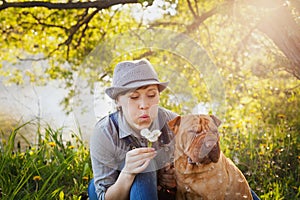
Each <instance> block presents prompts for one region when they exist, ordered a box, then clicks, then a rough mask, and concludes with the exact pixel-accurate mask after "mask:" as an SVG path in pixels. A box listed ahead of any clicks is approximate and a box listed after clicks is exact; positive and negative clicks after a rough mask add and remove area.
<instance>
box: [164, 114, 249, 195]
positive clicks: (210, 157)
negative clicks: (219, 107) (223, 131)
mask: <svg viewBox="0 0 300 200" xmlns="http://www.w3.org/2000/svg"><path fill="white" fill-rule="evenodd" d="M220 124H221V121H220V120H219V119H217V118H216V117H215V116H213V115H210V116H209V115H186V116H182V117H180V116H179V117H177V118H175V119H173V120H172V121H170V122H169V124H168V125H169V127H170V129H171V130H172V131H173V132H174V133H175V173H176V181H177V193H176V199H180V200H181V199H197V200H198V199H204V200H212V199H214V200H223V199H230V200H234V199H237V200H240V199H252V195H251V192H250V188H249V185H248V182H247V180H246V179H245V177H244V175H243V174H242V172H241V171H240V170H239V169H238V168H237V167H236V166H235V165H234V163H233V162H232V161H231V160H230V159H229V158H226V157H225V156H224V154H223V153H222V152H221V150H220V144H219V133H218V126H219V125H220Z"/></svg>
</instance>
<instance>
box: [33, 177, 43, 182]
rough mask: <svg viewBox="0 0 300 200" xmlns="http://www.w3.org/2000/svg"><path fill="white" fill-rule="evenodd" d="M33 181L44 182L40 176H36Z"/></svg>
mask: <svg viewBox="0 0 300 200" xmlns="http://www.w3.org/2000/svg"><path fill="white" fill-rule="evenodd" d="M33 180H34V181H40V180H42V177H40V176H34V177H33Z"/></svg>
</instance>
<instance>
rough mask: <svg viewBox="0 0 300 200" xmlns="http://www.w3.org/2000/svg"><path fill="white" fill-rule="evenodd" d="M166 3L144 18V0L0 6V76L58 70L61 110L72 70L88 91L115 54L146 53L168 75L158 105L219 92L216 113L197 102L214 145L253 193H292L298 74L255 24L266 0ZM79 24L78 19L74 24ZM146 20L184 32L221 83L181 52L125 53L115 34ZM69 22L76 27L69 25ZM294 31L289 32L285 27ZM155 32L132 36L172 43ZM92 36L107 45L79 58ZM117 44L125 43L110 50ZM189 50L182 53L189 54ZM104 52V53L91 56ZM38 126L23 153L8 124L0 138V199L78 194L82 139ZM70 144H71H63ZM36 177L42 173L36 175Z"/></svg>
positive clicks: (192, 102)
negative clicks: (160, 13) (212, 122)
mask: <svg viewBox="0 0 300 200" xmlns="http://www.w3.org/2000/svg"><path fill="white" fill-rule="evenodd" d="M296 1H297V0H292V1H289V2H290V3H291V4H292V5H294V7H293V6H287V7H288V9H290V10H291V13H292V15H293V16H294V18H295V20H296V22H297V24H299V17H298V16H299V7H297V5H298V4H297V2H296ZM168 2H169V4H167V3H166V4H165V5H163V6H162V7H164V9H163V10H164V11H166V12H164V13H165V14H164V17H163V18H162V19H159V20H156V21H150V22H149V23H145V22H144V21H143V19H141V18H136V17H135V16H133V14H132V13H131V12H132V11H133V10H146V9H147V7H146V6H145V4H143V5H139V6H138V7H135V6H137V5H124V6H115V7H111V8H108V9H102V10H97V9H96V8H90V9H86V10H74V9H73V10H72V9H71V10H51V9H46V8H24V9H20V8H16V9H5V10H2V11H1V12H0V20H1V24H0V27H1V29H0V30H1V38H0V46H1V48H0V59H1V60H2V63H0V75H1V76H4V77H5V78H4V83H6V84H14V83H15V84H18V85H22V84H24V83H27V82H28V80H29V82H30V83H31V84H37V85H43V84H47V80H49V79H62V80H63V81H64V82H65V84H64V85H63V87H66V88H69V89H70V93H69V96H67V97H66V98H65V99H64V100H63V101H62V103H63V104H64V105H65V108H66V111H68V112H71V111H72V105H71V102H72V98H73V96H74V95H77V94H79V93H80V89H77V88H76V80H75V78H74V77H76V76H77V75H78V76H80V77H81V78H82V79H84V80H86V81H87V82H88V84H87V86H88V87H89V89H90V90H91V92H93V89H94V87H95V84H97V83H100V84H101V85H102V86H107V85H108V84H110V79H111V76H112V72H113V67H114V66H115V64H116V63H117V62H118V61H121V60H124V59H139V58H147V59H149V60H150V61H151V62H152V63H153V64H154V66H155V67H156V69H157V71H158V72H159V76H160V79H161V80H163V81H167V80H170V89H169V90H166V91H164V93H162V96H161V102H160V103H161V105H163V106H164V107H166V108H169V109H172V110H173V111H175V112H177V113H180V114H186V113H189V112H192V111H193V109H194V108H195V107H196V106H197V105H198V104H199V102H200V103H203V104H204V105H206V106H207V104H210V102H211V101H212V99H213V98H214V94H215V93H214V92H220V93H221V94H222V95H223V96H224V99H225V103H224V102H221V106H222V108H223V109H224V110H225V112H224V110H223V112H218V111H216V110H214V109H213V108H212V106H207V109H208V110H209V111H210V112H212V113H214V114H216V115H217V116H218V117H219V118H220V119H221V120H222V121H223V125H222V126H221V127H220V132H221V136H222V137H221V143H222V149H223V151H224V152H225V154H226V155H227V156H228V157H230V158H232V159H233V161H234V162H235V163H236V164H237V165H238V166H239V168H240V169H241V170H242V171H243V172H244V174H245V175H246V177H247V180H248V181H249V183H250V186H251V188H252V189H253V190H254V191H255V192H257V193H258V194H259V196H260V197H261V198H262V199H296V198H300V187H299V182H300V180H299V170H300V169H299V166H300V165H299V161H300V158H299V142H300V141H299V136H298V135H299V131H300V124H299V122H300V114H299V112H300V110H299V108H300V88H299V85H300V82H299V80H297V79H296V78H295V77H293V75H291V74H290V73H287V72H286V71H287V69H290V63H289V62H287V58H286V56H285V55H283V52H282V51H281V50H280V49H279V48H278V46H277V45H276V43H274V41H273V40H272V39H271V38H269V37H267V35H265V34H264V33H262V32H261V30H260V29H259V26H261V22H262V19H264V16H266V15H268V13H269V12H270V10H272V8H268V7H266V6H262V7H260V8H258V7H257V6H253V5H251V3H250V4H248V2H249V1H226V0H212V1H178V2H177V1H168ZM174 2H175V3H174ZM251 2H252V3H253V4H255V3H257V4H260V3H261V4H264V3H266V4H267V3H268V2H271V3H273V2H274V1H267V0H265V1H251ZM278 2H279V3H280V4H281V1H276V4H275V5H276V6H278V4H277V3H278ZM172 3H174V4H172ZM272 5H273V4H272ZM268 6H269V5H268ZM280 6H282V5H280ZM285 6H286V5H285ZM170 8H176V14H172V15H171V14H170V13H168V12H167V10H168V9H170ZM297 8H298V9H297ZM145 13H146V12H145ZM89 17H92V18H91V19H90V21H89V23H88V24H87V23H83V22H84V21H85V20H87V19H88V18H89ZM297 20H298V21H297ZM79 23H82V26H78V24H79ZM149 28H162V29H165V30H170V31H173V32H175V33H184V34H185V35H186V36H187V37H189V38H191V39H193V40H194V41H195V42H196V43H197V44H198V45H199V47H200V49H201V50H202V49H204V50H205V52H207V54H208V55H209V58H210V59H211V61H212V62H213V63H214V64H215V67H216V68H215V69H209V70H214V71H216V73H218V74H219V75H220V77H215V79H218V78H220V79H222V80H221V83H222V87H221V88H223V91H213V90H217V89H218V88H209V84H211V82H213V81H214V80H213V79H208V78H207V77H206V76H208V73H205V70H206V69H205V67H204V68H203V67H202V68H198V66H196V65H193V63H190V60H187V58H185V57H183V56H182V54H181V55H180V54H175V53H174V52H172V51H168V50H167V49H155V48H141V47H140V46H139V45H137V46H136V49H134V50H133V49H130V52H126V51H125V50H126V48H127V47H128V46H133V44H132V43H133V41H134V38H128V40H125V41H123V40H122V41H121V40H119V38H122V36H124V34H126V33H127V32H130V33H134V31H133V30H135V29H141V30H142V29H146V30H147V29H148V30H149ZM75 29H77V31H76V32H72V31H73V30H75ZM295 33H296V34H299V32H297V31H296V32H295ZM295 33H292V32H290V34H291V35H293V34H295ZM138 36H140V35H138ZM159 36H160V35H159V34H157V35H155V37H152V36H151V37H149V38H141V40H140V42H141V44H142V43H143V42H144V40H148V41H154V43H155V41H156V42H157V43H158V41H159V42H164V43H168V42H176V41H173V40H172V41H170V40H171V39H172V38H171V37H164V38H161V37H159ZM287 38H288V37H287ZM107 41H109V42H107ZM291 41H293V40H291ZM295 41H299V40H295ZM99 43H100V44H105V48H107V49H108V50H115V51H107V52H105V53H104V54H97V53H96V54H95V55H96V56H95V57H94V58H92V60H88V55H90V54H91V52H93V51H94V50H95V48H96V51H97V50H98V51H99V52H100V50H99V49H97V48H98V47H99V46H98V45H99ZM295 44H297V42H295ZM186 45H187V46H188V44H186ZM119 49H125V50H123V51H117V50H119ZM189 50H190V51H189V53H190V54H191V55H192V54H193V53H195V52H194V51H192V50H193V49H189ZM120 52H121V53H120ZM182 53H183V52H182ZM296 55H298V54H296ZM108 57H111V58H113V59H112V60H111V61H110V62H109V63H105V64H104V65H98V63H99V62H100V61H103V60H105V59H106V58H108ZM99 60H100V61H99ZM94 61H97V62H94ZM89 62H91V63H89ZM198 62H199V66H209V65H208V61H207V60H206V59H203V58H200V57H199V58H198ZM82 64H87V65H82ZM45 132H46V137H45V139H44V142H43V143H40V144H39V145H38V146H36V147H31V148H29V149H26V151H25V152H22V151H15V152H14V153H13V154H12V151H13V150H12V147H13V146H14V145H13V143H14V142H15V141H14V137H15V135H16V134H17V133H18V129H16V130H15V131H13V132H12V133H11V139H10V141H9V142H7V143H3V142H2V148H1V166H0V167H1V168H0V172H1V182H0V183H1V189H2V197H3V198H6V197H8V196H11V197H12V198H13V197H16V198H17V197H19V196H22V197H23V196H24V197H25V198H26V197H27V198H28V199H32V198H30V195H34V198H36V199H38V198H42V197H43V195H46V194H47V196H50V197H53V198H55V199H58V198H62V196H64V198H66V199H72V198H75V199H76V198H78V199H79V198H80V195H81V194H84V193H85V192H86V187H87V180H83V178H84V177H88V179H89V178H90V177H91V176H92V175H91V168H90V163H89V162H90V161H89V159H88V152H87V150H86V149H85V148H86V147H85V145H84V143H82V141H81V140H78V141H77V142H76V143H75V144H73V142H72V143H71V142H67V143H65V142H64V141H62V139H61V138H60V137H61V130H52V129H51V128H50V127H49V128H48V129H46V130H45ZM37 134H40V133H37ZM47 135H48V136H47ZM51 142H54V143H51ZM49 144H55V145H54V146H50V145H49ZM72 144H73V145H74V149H72V148H71V149H70V148H69V147H71V146H72ZM2 161H3V162H2ZM45 164H46V165H45ZM4 172H5V173H4ZM62 173H64V175H63V174H62ZM38 176H39V177H41V178H42V179H41V180H39V181H38V179H39V178H38ZM34 177H35V180H33V178H34ZM62 183H63V184H62ZM46 186H47V187H46ZM14 188H16V189H15V190H14ZM5 195H6V196H5ZM31 197H32V196H31Z"/></svg>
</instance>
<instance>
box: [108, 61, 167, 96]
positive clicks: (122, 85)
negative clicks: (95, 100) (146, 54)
mask: <svg viewBox="0 0 300 200" xmlns="http://www.w3.org/2000/svg"><path fill="white" fill-rule="evenodd" d="M168 83H169V82H159V80H158V76H157V73H156V71H155V70H154V68H153V66H152V65H151V63H150V62H149V61H148V60H146V59H142V60H133V61H123V62H120V63H118V64H117V65H116V67H115V69H114V75H113V82H112V86H111V87H109V88H107V89H106V90H105V93H106V94H107V95H108V96H109V97H110V98H112V99H116V98H117V97H118V95H120V94H124V93H126V92H128V91H129V90H134V89H137V88H139V87H142V86H146V85H153V84H157V85H158V90H159V91H160V92H161V91H163V90H164V89H165V88H166V87H167V86H168Z"/></svg>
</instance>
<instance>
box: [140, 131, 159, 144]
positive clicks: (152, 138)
mask: <svg viewBox="0 0 300 200" xmlns="http://www.w3.org/2000/svg"><path fill="white" fill-rule="evenodd" d="M141 135H142V136H143V137H145V138H146V139H147V140H148V147H151V146H152V142H156V141H157V140H158V137H159V136H160V135H161V131H160V130H154V131H152V132H151V131H150V130H149V129H146V128H145V129H142V130H141Z"/></svg>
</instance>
